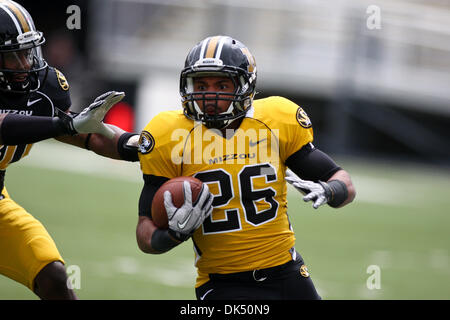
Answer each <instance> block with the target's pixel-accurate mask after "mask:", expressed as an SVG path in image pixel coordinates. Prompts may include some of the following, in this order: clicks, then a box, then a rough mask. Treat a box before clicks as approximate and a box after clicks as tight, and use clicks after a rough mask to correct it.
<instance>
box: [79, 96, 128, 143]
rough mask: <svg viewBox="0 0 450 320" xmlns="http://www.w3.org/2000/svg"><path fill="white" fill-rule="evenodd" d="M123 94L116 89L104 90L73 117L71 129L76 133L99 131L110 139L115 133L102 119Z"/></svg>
mask: <svg viewBox="0 0 450 320" xmlns="http://www.w3.org/2000/svg"><path fill="white" fill-rule="evenodd" d="M124 96H125V93H123V92H117V91H110V92H106V93H104V94H102V95H100V96H98V97H97V98H96V99H95V100H94V102H93V103H92V104H91V105H90V106H89V107H87V108H86V109H84V110H83V111H81V113H80V114H78V115H76V116H75V117H74V118H73V120H72V123H73V129H74V130H75V131H76V132H77V133H99V134H101V135H104V136H105V137H107V138H109V139H111V138H112V137H114V134H115V133H114V131H113V130H112V129H110V128H108V127H107V126H106V125H105V124H104V123H103V122H102V121H103V118H104V117H105V115H106V113H107V112H108V111H109V109H111V108H112V106H114V105H115V104H116V103H117V102H119V101H120V100H122V99H123V97H124Z"/></svg>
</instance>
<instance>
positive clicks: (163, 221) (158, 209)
mask: <svg viewBox="0 0 450 320" xmlns="http://www.w3.org/2000/svg"><path fill="white" fill-rule="evenodd" d="M184 181H189V183H190V184H191V190H192V202H193V203H194V202H195V201H197V198H198V196H199V194H200V191H201V190H202V186H203V182H201V181H200V180H199V179H197V178H194V177H184V176H182V177H176V178H173V179H170V180H169V181H166V182H165V183H164V184H163V185H162V186H161V187H160V188H159V189H158V191H156V194H155V196H154V197H153V200H152V220H153V223H154V224H155V225H156V226H157V227H158V228H159V229H167V228H169V223H168V219H167V212H166V208H165V207H164V192H165V191H167V190H168V191H170V193H171V194H172V202H173V204H174V206H176V207H177V208H179V207H181V206H182V205H183V203H184V191H183V182H184Z"/></svg>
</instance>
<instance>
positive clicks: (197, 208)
mask: <svg viewBox="0 0 450 320" xmlns="http://www.w3.org/2000/svg"><path fill="white" fill-rule="evenodd" d="M183 190H184V204H183V205H182V206H181V207H180V208H177V207H176V206H174V204H173V202H172V194H171V193H170V191H166V192H164V207H165V208H166V212H167V218H168V220H169V233H170V234H171V235H172V236H173V237H175V238H176V239H177V240H179V241H185V240H187V239H189V237H190V236H191V235H192V234H193V233H194V231H195V230H196V229H197V228H198V227H200V226H201V225H202V223H203V221H204V220H205V218H206V217H208V216H209V215H210V214H211V212H212V210H213V207H212V202H213V198H214V197H213V195H212V194H211V192H209V188H208V186H207V185H206V184H203V188H202V190H201V191H200V193H199V195H198V199H197V201H196V202H195V203H192V190H191V184H190V183H189V182H188V181H184V184H183Z"/></svg>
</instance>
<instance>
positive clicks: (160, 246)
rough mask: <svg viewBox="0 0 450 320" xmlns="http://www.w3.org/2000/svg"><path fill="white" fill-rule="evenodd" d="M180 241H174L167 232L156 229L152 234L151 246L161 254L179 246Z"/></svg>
mask: <svg viewBox="0 0 450 320" xmlns="http://www.w3.org/2000/svg"><path fill="white" fill-rule="evenodd" d="M180 243H181V241H176V240H175V239H174V238H173V237H171V236H170V234H169V230H161V229H156V230H155V231H153V234H152V243H151V246H152V248H153V249H155V250H156V251H159V252H161V253H163V252H166V251H169V250H170V249H173V248H175V247H176V246H177V245H179V244H180Z"/></svg>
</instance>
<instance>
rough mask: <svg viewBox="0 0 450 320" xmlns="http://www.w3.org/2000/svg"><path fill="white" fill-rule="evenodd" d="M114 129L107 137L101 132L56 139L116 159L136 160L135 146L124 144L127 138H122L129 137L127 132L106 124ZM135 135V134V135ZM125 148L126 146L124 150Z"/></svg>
mask: <svg viewBox="0 0 450 320" xmlns="http://www.w3.org/2000/svg"><path fill="white" fill-rule="evenodd" d="M107 126H108V127H109V128H111V129H112V130H114V132H115V135H114V137H113V138H112V139H109V138H107V137H105V136H103V135H101V134H97V133H93V134H78V135H75V136H61V137H57V138H56V139H57V140H58V141H61V142H64V143H68V144H71V145H74V146H77V147H80V148H83V149H87V150H91V151H93V152H95V153H96V154H98V155H101V156H104V157H108V158H111V159H117V160H127V161H138V156H137V148H136V147H134V146H133V147H127V146H124V145H125V144H126V143H127V140H124V139H123V138H124V137H125V138H128V137H130V136H131V135H133V134H131V133H128V132H126V131H124V130H122V129H120V128H118V127H116V126H113V125H107ZM136 137H137V135H136ZM125 148H128V149H127V150H125Z"/></svg>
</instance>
